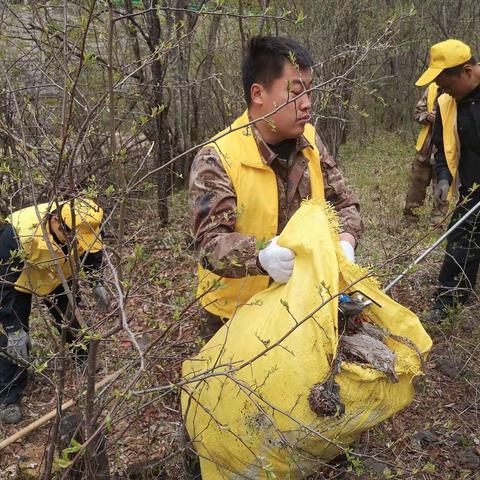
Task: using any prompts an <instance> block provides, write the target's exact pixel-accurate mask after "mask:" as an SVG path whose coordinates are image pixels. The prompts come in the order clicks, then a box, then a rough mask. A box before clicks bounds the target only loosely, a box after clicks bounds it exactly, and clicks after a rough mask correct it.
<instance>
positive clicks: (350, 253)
mask: <svg viewBox="0 0 480 480" xmlns="http://www.w3.org/2000/svg"><path fill="white" fill-rule="evenodd" d="M340 246H341V247H342V250H343V253H344V254H345V256H346V257H347V258H348V259H349V260H350V261H351V262H352V263H355V250H354V249H353V247H352V244H351V243H350V242H347V241H346V240H340Z"/></svg>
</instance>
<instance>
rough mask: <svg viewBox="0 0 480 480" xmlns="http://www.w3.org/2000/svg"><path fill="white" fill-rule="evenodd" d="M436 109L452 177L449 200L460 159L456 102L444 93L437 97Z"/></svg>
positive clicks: (453, 192) (454, 190)
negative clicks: (440, 120)
mask: <svg viewBox="0 0 480 480" xmlns="http://www.w3.org/2000/svg"><path fill="white" fill-rule="evenodd" d="M438 107H439V108H440V114H441V115H442V127H443V150H444V152H445V158H446V160H447V165H448V169H449V170H450V173H451V175H452V179H453V180H452V183H451V185H450V190H449V192H448V199H449V200H451V198H452V197H453V195H455V193H456V191H457V187H458V175H457V173H458V161H459V159H460V140H459V138H458V132H457V102H456V101H455V99H454V98H453V97H451V96H450V95H447V94H446V93H444V94H443V95H440V97H438Z"/></svg>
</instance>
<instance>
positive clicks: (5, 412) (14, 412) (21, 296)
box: [0, 198, 109, 423]
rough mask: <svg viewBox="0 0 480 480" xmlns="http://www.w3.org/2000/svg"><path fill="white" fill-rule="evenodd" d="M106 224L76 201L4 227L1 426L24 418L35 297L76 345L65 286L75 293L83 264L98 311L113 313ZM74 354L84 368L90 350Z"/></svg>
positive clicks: (20, 214) (98, 212)
mask: <svg viewBox="0 0 480 480" xmlns="http://www.w3.org/2000/svg"><path fill="white" fill-rule="evenodd" d="M72 206H73V208H72ZM102 219H103V210H102V209H101V208H100V207H99V206H98V205H97V204H96V203H95V202H93V201H91V200H86V199H79V198H77V199H75V200H74V201H73V203H71V202H69V201H68V202H65V203H61V204H59V205H57V206H56V205H51V204H46V203H45V204H39V205H34V206H32V207H28V208H24V209H22V210H19V211H16V212H14V213H12V214H11V215H10V216H9V217H8V218H7V219H6V220H4V221H3V222H2V223H1V224H0V324H1V331H0V420H1V421H3V422H5V423H18V422H19V421H20V420H21V418H22V413H21V409H20V398H21V395H22V393H23V391H24V390H25V388H26V386H27V382H28V372H27V370H26V368H25V367H26V366H27V364H28V352H29V345H30V342H29V335H28V332H29V325H28V320H29V316H30V309H31V302H32V295H37V296H40V297H43V299H44V303H45V304H46V305H47V307H48V309H49V310H50V313H51V314H52V316H53V318H54V320H55V325H56V326H57V328H59V329H60V327H61V325H62V324H65V325H67V326H68V327H69V329H68V330H67V335H66V340H67V342H68V343H72V342H73V341H74V340H75V338H76V334H75V332H76V330H78V329H79V328H80V325H79V323H78V321H77V319H76V318H75V317H73V318H71V315H69V314H68V312H69V311H70V312H71V311H72V310H71V309H70V308H69V307H70V300H69V296H68V292H67V291H66V290H65V286H67V287H68V289H70V288H71V282H70V280H71V278H72V276H73V272H75V269H76V259H77V258H78V259H79V263H80V265H82V266H83V268H84V270H85V271H86V273H87V274H89V279H90V281H91V286H92V288H93V293H94V296H95V298H96V300H97V308H98V310H100V311H102V312H106V311H107V310H108V308H109V298H108V293H107V290H106V289H105V287H104V286H103V284H102V282H101V277H100V274H99V272H100V269H101V265H102V239H101V222H102ZM72 350H73V353H74V355H75V360H76V361H77V364H78V365H79V366H81V365H82V364H84V363H85V360H86V351H85V349H82V348H81V347H80V346H79V347H77V348H73V349H72Z"/></svg>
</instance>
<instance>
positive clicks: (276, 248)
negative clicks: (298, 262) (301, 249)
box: [258, 236, 295, 283]
mask: <svg viewBox="0 0 480 480" xmlns="http://www.w3.org/2000/svg"><path fill="white" fill-rule="evenodd" d="M277 241H278V236H277V237H273V238H272V239H271V240H270V242H269V243H268V245H267V246H266V247H265V248H264V249H262V250H260V252H259V253H258V261H259V262H260V265H261V266H262V268H263V269H264V270H265V271H266V272H267V273H268V274H269V275H270V276H271V277H272V278H273V279H274V280H275V281H276V282H279V283H287V282H288V280H289V278H290V277H291V276H292V272H293V265H294V264H295V254H294V253H293V252H292V250H290V249H289V248H285V247H280V245H278V244H277Z"/></svg>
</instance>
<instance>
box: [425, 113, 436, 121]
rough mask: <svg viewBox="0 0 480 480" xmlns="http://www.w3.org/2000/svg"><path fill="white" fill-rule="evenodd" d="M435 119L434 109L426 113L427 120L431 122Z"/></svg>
mask: <svg viewBox="0 0 480 480" xmlns="http://www.w3.org/2000/svg"><path fill="white" fill-rule="evenodd" d="M434 121H435V111H433V112H428V114H427V122H430V123H433V122H434Z"/></svg>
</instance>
